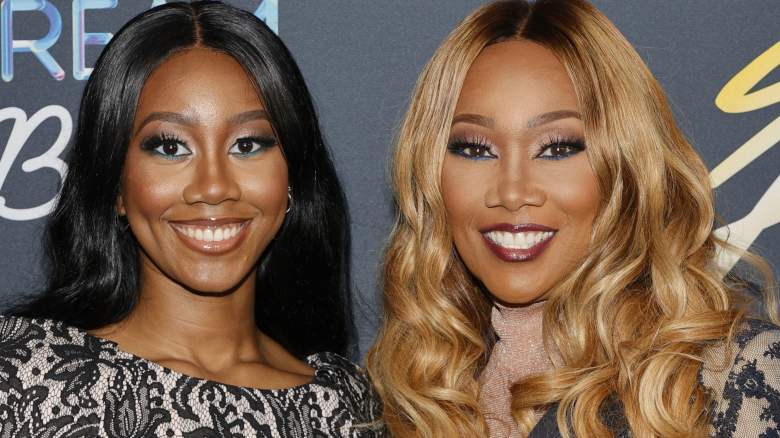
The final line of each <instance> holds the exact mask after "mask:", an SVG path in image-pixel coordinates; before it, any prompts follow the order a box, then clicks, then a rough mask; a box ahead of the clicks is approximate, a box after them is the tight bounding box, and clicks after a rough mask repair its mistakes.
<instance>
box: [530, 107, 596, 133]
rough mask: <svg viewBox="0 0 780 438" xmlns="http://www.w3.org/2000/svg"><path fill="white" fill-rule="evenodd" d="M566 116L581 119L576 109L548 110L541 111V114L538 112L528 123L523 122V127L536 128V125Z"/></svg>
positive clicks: (566, 117) (565, 117)
mask: <svg viewBox="0 0 780 438" xmlns="http://www.w3.org/2000/svg"><path fill="white" fill-rule="evenodd" d="M568 118H575V119H580V120H581V119H582V117H581V116H580V113H578V112H577V111H572V110H560V111H550V112H549V113H543V114H539V115H538V116H534V117H533V118H532V119H531V120H529V121H528V123H526V124H525V127H526V128H528V129H531V128H536V127H537V126H541V125H544V124H547V123H550V122H554V121H556V120H561V119H568Z"/></svg>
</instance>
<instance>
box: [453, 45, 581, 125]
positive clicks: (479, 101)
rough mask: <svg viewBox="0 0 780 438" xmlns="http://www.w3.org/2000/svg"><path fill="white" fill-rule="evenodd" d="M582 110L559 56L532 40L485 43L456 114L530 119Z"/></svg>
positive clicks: (472, 67) (460, 99)
mask: <svg viewBox="0 0 780 438" xmlns="http://www.w3.org/2000/svg"><path fill="white" fill-rule="evenodd" d="M562 109H567V110H573V111H577V110H578V105H577V96H576V93H575V91H574V87H573V85H572V83H571V79H570V78H569V75H568V73H567V71H566V68H565V67H564V66H563V64H562V63H561V62H560V60H559V59H558V58H557V57H556V56H555V54H554V53H553V52H552V51H550V50H549V49H547V48H546V47H544V46H541V45H539V44H537V43H534V42H531V41H528V40H519V41H505V42H500V43H496V44H493V45H490V46H488V47H486V48H485V49H484V50H483V51H482V52H481V53H480V54H479V56H477V58H476V59H475V60H474V63H473V64H472V65H471V67H470V68H469V71H468V73H467V75H466V79H465V81H464V83H463V88H462V89H461V94H460V97H459V99H458V105H457V108H456V113H459V112H469V113H472V112H473V113H478V114H485V115H489V116H491V117H494V118H496V119H497V120H498V119H501V118H502V117H501V116H504V118H506V116H508V115H509V114H508V113H513V114H515V115H516V116H517V118H521V119H527V118H529V117H533V116H534V115H537V114H539V113H543V112H548V111H556V110H562Z"/></svg>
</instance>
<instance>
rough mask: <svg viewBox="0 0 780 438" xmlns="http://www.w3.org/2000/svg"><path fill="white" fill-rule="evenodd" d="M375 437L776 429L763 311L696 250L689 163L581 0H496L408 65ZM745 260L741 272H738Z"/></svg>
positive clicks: (625, 46) (665, 112)
mask: <svg viewBox="0 0 780 438" xmlns="http://www.w3.org/2000/svg"><path fill="white" fill-rule="evenodd" d="M393 183H394V186H395V190H396V200H397V205H398V215H397V218H396V223H395V228H394V230H393V234H392V237H391V240H390V245H389V248H388V249H387V254H386V260H385V265H384V286H383V287H384V305H385V321H384V323H383V326H382V328H381V331H380V334H379V338H378V340H377V343H376V344H375V345H374V347H373V348H372V350H371V351H370V353H369V357H368V369H369V372H370V374H371V376H372V378H373V381H374V382H375V385H376V386H377V390H378V391H379V393H380V395H381V396H382V398H383V400H384V419H385V422H386V424H387V426H388V428H389V429H390V431H391V432H393V434H394V435H396V436H403V437H407V436H419V437H444V436H447V437H454V436H488V435H489V436H492V437H504V436H532V437H534V436H566V437H570V436H580V437H592V436H595V437H603V436H628V435H632V436H638V437H654V436H662V437H689V436H706V435H712V436H719V437H725V436H777V433H778V425H779V424H780V330H778V328H777V326H776V325H775V324H777V323H778V312H777V308H776V304H777V300H776V298H775V297H774V296H773V295H772V293H771V291H772V290H773V283H772V278H771V273H770V272H769V270H768V269H767V267H766V266H765V265H763V264H762V262H760V260H758V259H756V258H754V257H750V256H749V259H750V260H749V261H750V263H751V264H752V265H754V266H755V267H756V268H757V269H756V270H755V272H757V273H763V274H762V275H763V285H764V288H763V289H762V295H763V297H762V300H761V301H759V302H758V303H759V304H761V305H756V302H753V301H750V298H751V296H753V297H754V296H755V294H752V295H751V294H750V293H746V292H745V290H746V289H745V287H743V285H741V284H740V282H738V281H737V279H736V278H735V276H734V275H731V276H725V278H724V273H723V272H722V271H721V270H719V268H718V267H717V266H716V264H715V263H714V259H715V257H716V254H717V252H718V251H720V250H722V249H723V248H727V247H728V245H727V244H726V243H725V242H723V241H721V240H719V239H718V238H717V237H716V236H715V235H714V234H713V229H714V224H715V222H716V220H715V214H714V211H713V196H712V190H711V187H710V185H709V181H708V172H707V169H706V168H705V166H704V164H703V163H702V161H701V159H700V158H699V156H698V155H697V154H696V152H695V151H694V149H693V148H692V147H691V145H690V144H689V143H688V142H687V141H686V139H685V138H684V136H683V135H682V133H681V132H680V130H679V129H678V127H677V126H676V124H675V121H674V119H673V117H672V114H671V111H670V109H669V106H668V103H667V102H666V98H665V96H664V93H663V91H662V90H661V88H660V86H659V85H658V83H657V82H656V80H655V79H654V77H653V76H652V74H651V73H650V71H649V70H648V69H647V67H646V66H645V64H644V63H643V62H642V60H641V58H640V57H639V56H638V54H637V53H636V52H635V50H634V49H633V48H632V47H631V46H630V44H629V43H628V42H627V41H626V39H625V38H624V37H623V36H622V35H621V34H620V32H619V31H618V30H617V29H616V28H615V27H614V26H613V25H612V23H610V22H609V20H607V18H606V17H604V16H603V15H602V14H601V13H600V12H599V11H598V10H596V9H595V8H594V7H593V6H591V5H590V4H589V3H587V2H586V1H585V0H539V1H536V2H534V3H531V4H529V3H527V2H525V1H521V0H516V1H499V2H495V3H492V4H489V5H486V6H484V7H482V8H480V9H478V10H477V11H475V12H474V13H473V14H472V15H470V16H469V17H467V18H466V19H465V20H464V21H463V22H462V23H461V24H460V25H459V26H458V27H457V28H456V29H455V30H454V31H453V32H452V34H450V36H449V37H448V38H447V39H446V40H445V42H444V43H443V44H442V45H441V47H440V48H439V49H438V50H437V52H436V53H435V55H434V56H433V59H432V60H431V61H430V62H429V63H428V65H427V66H426V68H425V70H424V72H423V73H422V76H421V77H420V79H419V81H418V83H417V87H416V89H415V91H414V94H413V97H412V100H411V105H410V108H409V111H408V113H407V114H406V117H405V119H404V121H403V124H402V126H401V130H400V133H399V136H398V139H397V148H396V152H395V157H394V167H393ZM751 272H752V271H751Z"/></svg>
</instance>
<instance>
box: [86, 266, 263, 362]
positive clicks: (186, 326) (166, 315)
mask: <svg viewBox="0 0 780 438" xmlns="http://www.w3.org/2000/svg"><path fill="white" fill-rule="evenodd" d="M142 263H143V264H145V265H146V266H142V269H141V272H142V274H141V281H140V283H141V288H140V295H139V301H138V303H137V304H136V306H135V308H134V309H133V311H132V313H131V314H130V315H129V316H128V317H127V318H125V320H123V321H121V322H119V323H117V324H115V325H114V326H111V327H108V328H106V329H101V330H99V331H98V333H96V334H98V335H99V336H103V337H106V338H108V339H111V340H113V341H115V342H117V343H118V344H119V346H120V348H122V349H124V350H126V351H129V352H131V353H134V354H136V355H138V356H141V357H144V358H147V359H150V360H152V361H156V362H166V361H181V362H186V363H190V364H193V365H196V366H199V367H202V368H205V369H212V370H213V369H222V368H225V367H229V366H231V365H232V364H235V363H238V362H246V361H253V360H254V361H257V360H260V361H262V359H261V356H262V355H261V352H260V348H259V341H258V336H259V335H258V330H257V327H256V325H255V318H254V309H255V276H256V274H255V273H254V272H252V273H251V274H250V275H248V276H247V277H246V278H245V279H244V280H243V281H242V282H241V283H240V284H239V285H238V286H237V287H236V288H235V289H233V290H231V291H230V292H229V293H224V294H213V295H209V294H198V293H193V292H192V291H190V290H187V289H186V288H184V287H183V286H181V285H180V284H178V283H176V282H175V281H173V280H171V279H170V278H168V277H167V276H165V275H163V274H161V273H160V272H159V271H158V270H157V269H156V267H152V266H149V265H150V264H151V262H149V261H148V260H144V261H143V262H142Z"/></svg>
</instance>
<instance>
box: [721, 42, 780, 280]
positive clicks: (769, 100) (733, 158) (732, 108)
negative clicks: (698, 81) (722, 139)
mask: <svg viewBox="0 0 780 438" xmlns="http://www.w3.org/2000/svg"><path fill="white" fill-rule="evenodd" d="M778 66H780V41H778V42H777V43H776V44H775V45H773V46H772V47H770V48H769V49H768V50H767V51H765V52H764V53H762V54H761V55H759V56H758V57H757V58H756V59H754V60H753V61H752V62H750V64H748V65H747V66H746V67H745V68H743V69H742V70H741V71H740V72H739V73H737V74H736V75H735V76H734V77H733V78H731V80H730V81H728V82H727V83H726V85H725V86H724V87H723V89H721V90H720V93H718V96H717V97H716V98H715V105H716V106H717V107H718V108H720V109H721V110H722V111H723V112H726V113H744V112H749V111H755V110H758V109H761V108H766V107H768V106H770V105H773V104H775V103H779V102H780V82H778V83H775V84H772V85H769V86H767V87H764V88H761V89H760V90H756V91H753V92H751V91H750V90H752V89H753V88H754V87H755V86H756V85H757V84H758V83H759V82H761V80H762V79H764V78H765V77H766V76H767V75H768V74H769V73H771V72H772V70H774V69H775V68H777V67H778ZM779 141H780V117H778V118H777V119H775V120H774V121H772V122H771V123H769V124H768V125H767V126H766V127H764V128H763V129H762V130H760V131H759V132H758V133H756V134H755V135H754V136H753V137H751V138H750V139H749V140H748V141H746V142H745V144H743V145H742V146H740V147H739V148H737V149H736V150H735V151H734V152H733V153H732V154H731V155H729V156H728V157H727V158H726V159H725V160H723V162H721V163H720V164H719V165H717V166H716V167H715V168H714V169H713V170H712V172H710V180H711V181H712V186H713V187H718V186H719V185H721V184H723V183H724V182H726V181H727V180H728V179H729V178H731V177H732V176H734V175H735V174H737V173H738V172H739V171H741V170H742V169H744V168H745V167H746V166H747V165H748V164H750V163H751V162H753V160H755V159H756V158H758V157H759V156H760V155H761V154H763V153H764V152H766V151H767V150H769V149H770V148H771V147H772V146H774V145H776V144H777V143H778V142H779ZM778 223H780V176H778V177H777V178H776V179H775V181H774V182H773V183H772V184H770V186H769V187H768V188H767V190H766V191H765V192H764V194H763V195H762V196H761V198H760V199H759V200H758V202H757V203H756V205H755V206H753V208H752V209H751V211H750V212H749V213H748V214H747V215H745V216H744V217H743V218H742V219H739V220H737V221H735V222H732V223H731V224H729V225H727V226H725V227H722V228H720V229H718V230H717V231H716V232H715V233H716V234H717V235H718V236H719V237H721V238H723V239H728V241H729V243H731V244H733V245H735V246H737V247H738V248H740V249H739V250H738V251H735V252H732V251H723V250H722V251H720V253H719V254H718V259H717V264H718V266H720V268H721V269H722V270H723V273H724V274H725V273H726V272H728V271H729V270H730V269H731V268H732V267H734V265H735V264H736V263H737V262H738V261H739V258H740V257H741V255H742V253H743V252H744V249H742V248H749V247H750V245H752V244H753V242H754V241H755V240H756V239H757V238H758V236H759V235H760V234H761V232H762V231H764V230H765V229H767V228H769V227H772V226H774V225H776V224H778Z"/></svg>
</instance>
